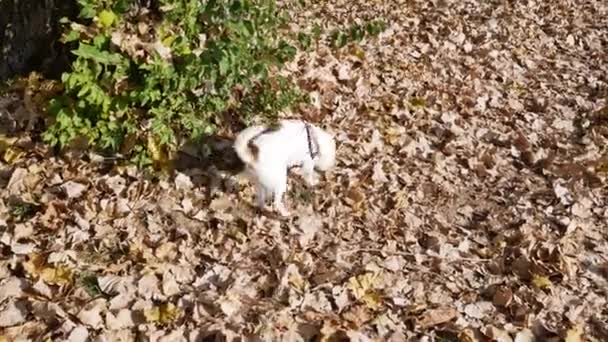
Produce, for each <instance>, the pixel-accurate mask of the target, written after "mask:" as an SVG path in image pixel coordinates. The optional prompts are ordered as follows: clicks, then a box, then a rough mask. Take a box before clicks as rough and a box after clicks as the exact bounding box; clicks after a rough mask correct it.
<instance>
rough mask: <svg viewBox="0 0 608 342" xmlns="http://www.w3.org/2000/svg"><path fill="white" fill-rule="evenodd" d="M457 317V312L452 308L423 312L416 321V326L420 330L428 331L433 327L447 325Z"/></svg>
mask: <svg viewBox="0 0 608 342" xmlns="http://www.w3.org/2000/svg"><path fill="white" fill-rule="evenodd" d="M456 317H458V311H456V310H455V309H454V308H438V309H431V310H428V311H425V312H424V313H423V314H422V316H421V317H420V318H418V319H417V320H416V323H417V325H418V326H419V327H420V328H422V329H428V328H431V327H433V326H436V325H439V324H443V323H447V322H449V321H451V320H453V319H454V318H456Z"/></svg>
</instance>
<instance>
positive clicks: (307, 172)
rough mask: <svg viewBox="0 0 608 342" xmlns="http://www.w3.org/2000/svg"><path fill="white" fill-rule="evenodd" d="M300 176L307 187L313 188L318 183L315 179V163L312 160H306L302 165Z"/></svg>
mask: <svg viewBox="0 0 608 342" xmlns="http://www.w3.org/2000/svg"><path fill="white" fill-rule="evenodd" d="M302 175H303V176H304V180H305V181H306V183H307V184H308V185H309V186H315V185H317V184H318V183H319V181H318V180H317V179H315V163H314V161H313V160H312V159H306V160H305V161H304V163H302Z"/></svg>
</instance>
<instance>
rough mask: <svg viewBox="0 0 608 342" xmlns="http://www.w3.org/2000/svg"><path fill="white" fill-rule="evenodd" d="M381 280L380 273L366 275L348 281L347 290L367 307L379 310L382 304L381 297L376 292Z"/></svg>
mask: <svg viewBox="0 0 608 342" xmlns="http://www.w3.org/2000/svg"><path fill="white" fill-rule="evenodd" d="M379 279H380V275H379V274H378V273H364V274H360V275H358V276H356V277H352V278H350V279H349V280H348V284H347V288H348V289H350V290H351V291H352V293H353V296H354V297H355V298H356V299H357V300H359V301H361V302H362V303H364V304H365V305H367V307H368V308H370V309H375V308H378V307H379V305H380V302H381V297H380V295H379V294H378V293H377V292H376V291H375V288H376V287H377V285H378V284H377V283H378V281H379Z"/></svg>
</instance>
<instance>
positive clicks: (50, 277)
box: [40, 266, 72, 285]
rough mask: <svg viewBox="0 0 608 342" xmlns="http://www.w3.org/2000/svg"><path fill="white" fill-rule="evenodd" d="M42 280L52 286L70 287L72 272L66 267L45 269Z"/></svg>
mask: <svg viewBox="0 0 608 342" xmlns="http://www.w3.org/2000/svg"><path fill="white" fill-rule="evenodd" d="M40 278H41V279H42V280H44V282H45V283H47V284H50V285H68V284H70V283H72V272H71V271H70V270H69V269H67V268H66V267H64V266H58V267H45V268H44V269H43V270H42V273H41V274H40Z"/></svg>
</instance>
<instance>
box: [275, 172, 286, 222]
mask: <svg viewBox="0 0 608 342" xmlns="http://www.w3.org/2000/svg"><path fill="white" fill-rule="evenodd" d="M282 178H283V179H281V180H278V181H277V187H276V188H275V190H274V194H273V195H274V198H273V204H274V208H275V210H276V211H278V212H279V214H281V216H289V210H287V208H286V207H285V204H284V202H283V195H284V194H285V192H286V191H287V174H285V175H283V177H282Z"/></svg>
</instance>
